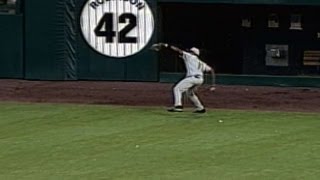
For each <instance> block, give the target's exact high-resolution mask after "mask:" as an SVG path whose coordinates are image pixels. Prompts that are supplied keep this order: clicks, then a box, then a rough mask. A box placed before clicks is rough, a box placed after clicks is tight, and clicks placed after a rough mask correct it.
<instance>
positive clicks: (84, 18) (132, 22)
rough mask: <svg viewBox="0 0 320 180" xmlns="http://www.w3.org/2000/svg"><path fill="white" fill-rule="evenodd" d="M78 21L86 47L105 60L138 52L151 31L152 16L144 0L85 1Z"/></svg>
mask: <svg viewBox="0 0 320 180" xmlns="http://www.w3.org/2000/svg"><path fill="white" fill-rule="evenodd" d="M80 18H81V19H80V23H81V31H82V34H83V36H84V38H85V40H86V41H87V43H88V44H89V45H90V46H91V47H92V48H93V49H95V50H96V51H97V52H99V53H101V54H103V55H106V56H109V57H116V58H123V57H128V56H131V55H134V54H136V53H138V52H140V51H141V50H142V49H143V48H144V47H145V46H146V45H147V44H148V42H149V41H150V39H151V37H152V35H153V31H154V18H153V14H152V11H151V9H150V7H149V6H148V4H147V3H146V2H145V1H144V0H88V1H87V3H86V4H85V5H84V7H83V9H82V13H81V17H80Z"/></svg>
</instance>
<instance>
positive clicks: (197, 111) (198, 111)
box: [193, 109, 206, 113]
mask: <svg viewBox="0 0 320 180" xmlns="http://www.w3.org/2000/svg"><path fill="white" fill-rule="evenodd" d="M193 112H194V113H205V112H206V109H200V110H195V111H193Z"/></svg>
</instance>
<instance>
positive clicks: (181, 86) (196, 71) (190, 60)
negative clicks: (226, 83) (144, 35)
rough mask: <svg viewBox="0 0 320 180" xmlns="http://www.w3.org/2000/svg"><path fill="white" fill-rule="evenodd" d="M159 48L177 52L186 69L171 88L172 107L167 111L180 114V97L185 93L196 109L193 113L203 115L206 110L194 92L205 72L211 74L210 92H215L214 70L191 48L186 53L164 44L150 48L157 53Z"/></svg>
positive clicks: (196, 50) (195, 49)
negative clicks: (182, 77) (183, 75)
mask: <svg viewBox="0 0 320 180" xmlns="http://www.w3.org/2000/svg"><path fill="white" fill-rule="evenodd" d="M161 47H166V48H169V49H171V50H173V51H175V52H178V53H179V55H180V57H182V59H183V60H184V64H185V67H186V70H187V72H186V76H185V78H184V79H182V80H181V81H180V82H178V83H177V84H176V85H175V86H174V88H173V94H174V107H173V108H170V109H168V111H169V112H182V111H183V104H182V95H183V93H186V95H187V97H188V98H189V99H190V101H191V102H192V103H193V104H194V106H195V107H196V110H195V111H194V112H195V113H205V112H206V109H205V107H204V106H203V105H202V103H201V101H200V100H199V98H198V96H197V95H196V93H195V91H196V89H197V87H198V86H201V85H202V84H203V82H204V78H203V74H204V73H205V72H211V75H212V86H211V88H210V91H215V73H214V69H213V68H212V67H210V66H209V65H207V64H206V63H204V62H203V61H201V60H200V59H199V56H200V50H199V49H197V48H195V47H193V48H191V49H190V50H188V51H183V50H181V49H179V48H177V47H175V46H171V45H168V44H165V43H159V44H156V45H154V46H153V47H152V48H155V49H154V50H156V51H158V50H160V49H161Z"/></svg>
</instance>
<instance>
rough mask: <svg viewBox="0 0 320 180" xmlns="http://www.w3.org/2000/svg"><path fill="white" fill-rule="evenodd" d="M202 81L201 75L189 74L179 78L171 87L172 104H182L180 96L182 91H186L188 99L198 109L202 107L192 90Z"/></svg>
mask: <svg viewBox="0 0 320 180" xmlns="http://www.w3.org/2000/svg"><path fill="white" fill-rule="evenodd" d="M202 83H203V78H202V77H194V76H191V77H186V78H185V79H183V80H181V81H180V82H179V83H178V84H177V85H176V86H175V87H174V89H173V93H174V105H175V106H182V96H183V93H186V95H187V97H188V98H189V99H190V101H191V102H192V103H193V105H194V106H195V107H196V108H197V109H198V110H202V109H204V107H203V105H202V103H201V102H200V100H199V98H198V96H197V95H196V94H195V92H194V90H195V88H196V87H197V86H200V85H202Z"/></svg>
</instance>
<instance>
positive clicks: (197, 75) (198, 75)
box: [188, 74, 202, 78]
mask: <svg viewBox="0 0 320 180" xmlns="http://www.w3.org/2000/svg"><path fill="white" fill-rule="evenodd" d="M188 77H195V78H202V75H200V74H196V75H191V76H188Z"/></svg>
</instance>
